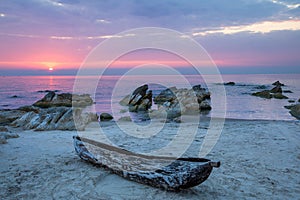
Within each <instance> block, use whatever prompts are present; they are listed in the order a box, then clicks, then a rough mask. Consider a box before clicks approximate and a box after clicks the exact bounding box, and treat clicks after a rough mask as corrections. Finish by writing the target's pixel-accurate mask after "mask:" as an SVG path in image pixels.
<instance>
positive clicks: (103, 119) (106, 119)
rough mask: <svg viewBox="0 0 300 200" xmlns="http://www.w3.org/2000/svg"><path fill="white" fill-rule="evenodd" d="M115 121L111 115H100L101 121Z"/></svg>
mask: <svg viewBox="0 0 300 200" xmlns="http://www.w3.org/2000/svg"><path fill="white" fill-rule="evenodd" d="M112 119H113V116H112V115H111V114H109V113H101V114H100V121H110V120H112Z"/></svg>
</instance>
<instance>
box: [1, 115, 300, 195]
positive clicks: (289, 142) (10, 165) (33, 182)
mask: <svg viewBox="0 0 300 200" xmlns="http://www.w3.org/2000/svg"><path fill="white" fill-rule="evenodd" d="M258 122H260V123H258ZM174 124H175V123H174ZM174 124H172V126H170V127H166V130H167V131H174V130H173V128H172V127H174V126H173V125H174ZM91 125H92V126H93V124H91ZM178 125H180V124H178ZM182 125H184V126H189V125H190V124H189V123H188V122H186V123H182ZM92 126H91V128H88V129H87V132H88V131H91V130H92V129H93V128H92ZM105 128H106V129H107V130H108V131H109V132H110V133H111V137H114V138H115V139H116V138H117V137H118V136H117V135H114V133H115V132H116V129H115V127H114V126H110V125H108V126H106V127H105ZM299 128H300V124H299V122H297V121H295V122H291V121H289V122H286V121H279V122H278V121H268V120H264V121H262V120H255V121H253V120H251V121H249V120H232V119H230V120H226V121H225V125H224V128H223V132H222V134H221V136H220V138H219V140H218V142H217V144H216V146H215V147H214V148H213V150H212V151H211V152H210V153H209V154H208V155H207V156H206V158H208V159H211V160H220V161H221V167H220V168H218V169H215V170H214V171H213V172H212V174H211V176H210V177H209V178H208V180H207V181H205V182H204V183H202V184H201V185H199V186H196V187H194V188H192V189H188V190H183V191H181V192H179V193H174V192H166V191H164V190H160V189H156V188H152V187H149V186H146V185H142V184H138V183H135V182H132V181H128V180H125V179H123V178H121V177H119V176H117V175H114V174H111V173H109V172H108V171H106V170H104V169H103V168H99V167H95V166H93V165H91V164H89V163H85V162H83V161H82V160H81V159H80V158H79V157H78V156H77V155H76V154H75V151H74V148H73V140H72V136H73V135H77V134H78V133H77V131H32V130H27V131H21V132H20V133H18V134H19V135H20V137H19V138H16V139H9V140H8V143H7V144H3V145H1V146H0V155H1V157H0V159H1V163H3V164H1V166H0V172H1V179H0V180H1V183H0V186H1V187H0V188H1V189H0V198H1V199H14V198H18V199H20V198H23V199H40V198H52V199H58V198H74V199H86V198H94V199H99V198H100V199H140V198H144V199H153V198H155V199H162V198H168V199H199V198H204V199H211V198H214V199H224V197H225V198H226V197H227V198H259V199H263V198H270V197H271V198H275V199H282V198H289V199H297V198H299V194H300V189H299V187H297V185H299V180H300V171H299V167H298V166H299V164H300V154H299V152H300V144H299V142H298V141H300V135H299V133H298V130H299ZM199 130H200V131H202V130H205V129H202V128H201V127H199ZM11 131H14V132H17V131H20V129H18V130H17V129H14V130H11ZM79 133H80V132H79ZM200 138H201V137H200ZM123 142H124V144H125V145H130V143H128V144H126V141H123ZM198 147H199V143H196V144H192V145H191V146H190V149H191V150H192V151H193V150H195V151H197V148H198Z"/></svg>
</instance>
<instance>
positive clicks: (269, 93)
mask: <svg viewBox="0 0 300 200" xmlns="http://www.w3.org/2000/svg"><path fill="white" fill-rule="evenodd" d="M272 85H275V87H273V88H272V89H271V90H263V91H260V92H255V93H252V95H253V96H257V97H261V98H265V99H271V98H275V99H288V97H287V96H285V95H283V94H282V88H281V86H284V84H282V83H280V82H279V81H276V82H275V83H273V84H272ZM288 91H289V90H288ZM290 92H291V91H290Z"/></svg>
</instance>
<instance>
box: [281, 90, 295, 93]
mask: <svg viewBox="0 0 300 200" xmlns="http://www.w3.org/2000/svg"><path fill="white" fill-rule="evenodd" d="M283 93H293V92H292V91H291V90H283Z"/></svg>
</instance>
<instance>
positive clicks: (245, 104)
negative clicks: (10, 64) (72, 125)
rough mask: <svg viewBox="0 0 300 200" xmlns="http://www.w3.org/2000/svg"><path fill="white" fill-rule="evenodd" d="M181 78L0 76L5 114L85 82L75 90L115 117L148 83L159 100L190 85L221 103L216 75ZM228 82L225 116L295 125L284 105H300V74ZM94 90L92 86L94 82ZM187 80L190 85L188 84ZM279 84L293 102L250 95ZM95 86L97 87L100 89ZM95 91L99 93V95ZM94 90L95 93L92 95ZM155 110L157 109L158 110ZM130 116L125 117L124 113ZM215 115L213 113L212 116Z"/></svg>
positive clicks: (232, 78) (227, 78)
mask: <svg viewBox="0 0 300 200" xmlns="http://www.w3.org/2000/svg"><path fill="white" fill-rule="evenodd" d="M182 76H183V75H181V78H180V77H177V76H175V75H162V76H145V75H144V76H127V77H124V76H123V77H122V76H102V77H101V79H100V80H99V81H98V77H92V76H89V77H82V78H76V77H75V76H1V77H0V109H11V108H18V107H20V106H24V105H30V104H32V103H34V102H35V101H37V100H39V99H41V98H42V97H43V96H44V95H45V94H46V93H45V92H43V91H45V90H58V91H59V92H73V90H74V82H75V80H77V81H78V80H84V83H85V84H84V85H80V87H79V88H78V87H77V88H75V90H76V91H79V92H80V93H90V94H91V95H92V96H94V99H95V102H96V104H95V109H96V111H97V113H101V112H109V113H114V115H115V117H116V118H118V117H121V116H122V115H124V114H122V113H120V110H122V109H124V108H123V107H122V106H120V105H119V104H118V101H119V100H120V99H121V98H122V97H124V95H125V94H129V93H130V91H133V89H134V88H136V87H138V86H140V85H141V84H143V83H149V87H150V89H152V90H153V94H154V96H155V95H157V94H158V93H159V92H160V91H161V90H162V89H164V88H165V87H169V86H176V87H177V88H184V87H187V85H196V84H201V85H202V86H203V87H208V86H209V87H210V88H211V89H212V91H211V93H212V99H214V98H219V97H217V96H216V95H217V94H216V93H218V90H215V89H216V88H220V87H223V86H222V85H221V84H220V83H222V82H220V79H217V78H216V76H215V75H204V76H202V77H201V76H199V75H185V76H184V81H182ZM221 78H222V79H223V80H222V81H223V82H229V81H233V82H235V83H236V84H235V85H234V86H224V88H225V91H226V96H225V97H224V99H225V101H226V102H224V104H225V105H226V117H227V118H234V119H266V120H296V119H295V118H294V117H292V116H291V115H290V114H289V110H287V109H285V108H284V107H283V106H285V105H289V104H291V103H289V102H288V100H295V101H298V99H299V98H300V74H276V75H270V74H267V75H266V74H259V75H258V74H250V75H248V74H247V75H240V74H239V75H222V77H221ZM92 80H93V82H91V84H92V85H89V81H92ZM186 80H187V81H186ZM277 80H279V81H280V82H282V83H284V84H285V86H283V87H282V89H283V90H290V91H292V92H293V93H284V95H285V96H288V97H289V99H282V100H280V99H263V98H259V97H255V96H252V95H251V93H253V92H257V91H261V90H263V89H261V87H262V86H264V87H265V89H271V88H272V87H273V86H272V85H271V84H272V83H273V82H275V81H277ZM95 81H96V83H97V84H96V85H95ZM94 88H95V90H94ZM93 91H95V92H93ZM154 108H155V106H154ZM218 109H221V108H219V106H218V105H213V111H214V112H215V113H217V114H218V113H219V110H218ZM125 115H126V114H125ZM208 116H210V113H208Z"/></svg>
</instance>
